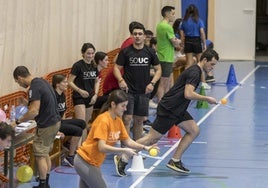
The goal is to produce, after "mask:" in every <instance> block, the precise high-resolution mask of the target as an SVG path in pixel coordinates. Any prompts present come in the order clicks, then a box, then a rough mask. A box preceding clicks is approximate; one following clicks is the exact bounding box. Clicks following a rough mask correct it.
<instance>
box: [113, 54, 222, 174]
mask: <svg viewBox="0 0 268 188" xmlns="http://www.w3.org/2000/svg"><path fill="white" fill-rule="evenodd" d="M218 59H219V56H218V53H217V52H216V51H214V50H211V49H209V50H206V51H205V52H204V53H203V54H202V56H201V58H200V61H199V62H198V63H197V64H196V65H193V66H191V67H189V68H188V69H186V70H185V71H183V72H182V74H181V75H180V76H179V77H178V79H177V80H176V82H175V83H174V86H173V87H172V88H171V89H170V90H169V91H168V92H167V93H166V94H165V95H164V97H163V98H162V99H161V100H160V102H159V104H158V107H157V117H156V119H155V121H154V122H153V125H152V128H151V129H150V131H149V133H148V134H147V135H145V136H144V137H142V138H141V139H139V140H137V142H138V143H140V144H144V145H147V146H149V145H152V144H155V143H156V142H157V141H158V140H159V139H160V138H161V137H162V136H163V135H165V134H166V133H167V131H168V130H169V129H170V128H171V127H172V126H173V125H178V126H179V127H180V128H181V129H183V130H184V131H185V135H184V136H183V137H182V138H181V141H180V143H179V145H178V147H177V149H176V151H175V153H174V155H173V157H172V159H171V160H170V161H169V162H168V164H167V167H168V168H171V169H173V170H175V171H177V172H181V173H190V170H188V169H187V168H185V167H184V166H183V164H182V162H181V157H182V154H183V153H184V152H185V150H186V149H187V148H188V147H189V146H190V145H191V143H192V142H193V140H194V139H195V138H196V137H197V136H198V135H199V127H198V126H197V124H196V122H195V121H194V120H193V118H192V116H191V115H190V114H189V113H188V111H187V108H188V106H189V104H190V102H191V100H203V101H207V102H208V103H210V104H216V103H217V101H216V99H215V98H213V97H209V96H203V95H200V94H198V93H196V92H195V90H196V88H197V87H198V85H199V83H200V82H201V76H202V71H205V72H209V71H211V70H213V68H214V66H215V65H216V63H217V61H218ZM127 158H128V157H127V156H123V155H122V160H118V161H119V163H120V164H119V163H118V164H119V165H117V167H118V168H119V167H120V169H118V171H120V172H122V171H124V167H125V165H126V163H125V162H126V161H125V160H126V159H127Z"/></svg>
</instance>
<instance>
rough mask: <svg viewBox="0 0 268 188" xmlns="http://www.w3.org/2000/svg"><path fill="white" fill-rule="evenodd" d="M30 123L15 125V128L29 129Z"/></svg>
mask: <svg viewBox="0 0 268 188" xmlns="http://www.w3.org/2000/svg"><path fill="white" fill-rule="evenodd" d="M31 124H32V123H31V122H22V123H20V124H18V125H17V127H25V128H27V127H29V126H30V125H31Z"/></svg>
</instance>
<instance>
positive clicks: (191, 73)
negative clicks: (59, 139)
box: [0, 6, 219, 188]
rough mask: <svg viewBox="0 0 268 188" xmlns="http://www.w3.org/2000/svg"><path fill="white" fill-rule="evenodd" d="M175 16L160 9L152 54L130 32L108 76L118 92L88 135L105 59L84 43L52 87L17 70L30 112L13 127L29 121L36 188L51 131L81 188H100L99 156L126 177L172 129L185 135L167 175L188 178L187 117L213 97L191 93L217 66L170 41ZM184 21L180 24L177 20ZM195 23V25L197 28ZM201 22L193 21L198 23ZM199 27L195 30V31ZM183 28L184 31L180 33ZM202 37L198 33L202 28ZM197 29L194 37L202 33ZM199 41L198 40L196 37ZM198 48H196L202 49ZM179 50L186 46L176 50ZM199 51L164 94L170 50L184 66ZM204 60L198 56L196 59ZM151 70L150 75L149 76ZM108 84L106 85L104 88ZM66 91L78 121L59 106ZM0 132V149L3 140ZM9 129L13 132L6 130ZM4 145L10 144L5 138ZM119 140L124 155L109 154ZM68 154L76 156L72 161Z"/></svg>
mask: <svg viewBox="0 0 268 188" xmlns="http://www.w3.org/2000/svg"><path fill="white" fill-rule="evenodd" d="M174 10H175V8H174V7H171V6H165V7H163V9H162V12H161V13H162V16H163V20H162V21H161V22H160V23H159V24H158V26H157V33H156V38H157V43H158V45H157V54H156V52H155V51H154V50H153V49H152V48H150V47H149V46H147V45H145V42H146V41H145V38H146V37H145V28H144V26H143V24H141V23H138V22H133V24H130V28H129V29H130V34H131V37H130V38H129V39H128V40H126V41H127V42H128V44H129V45H126V46H125V47H124V48H123V49H122V50H121V51H120V52H119V54H118V57H117V59H116V63H115V65H114V68H113V69H112V70H111V74H112V75H113V76H114V79H115V82H116V83H117V85H118V88H112V89H111V90H109V91H108V92H105V98H104V99H102V102H101V104H103V103H104V102H105V103H104V104H103V105H99V106H102V109H101V113H100V115H98V116H97V118H96V119H95V120H94V122H93V123H92V125H91V127H90V131H89V133H87V132H88V129H87V127H88V126H87V123H88V121H89V119H90V117H91V114H92V111H93V107H94V104H95V103H96V102H97V104H98V96H97V93H98V90H99V85H100V79H101V78H100V77H99V72H100V71H101V70H102V69H103V68H107V64H108V57H107V54H106V53H104V52H96V53H95V47H94V46H93V45H92V44H91V43H85V44H84V45H83V46H82V49H81V53H82V57H83V58H82V59H81V60H79V61H77V62H76V63H74V65H73V66H72V69H71V73H70V75H69V77H68V79H67V77H66V75H54V76H53V79H52V86H53V87H52V86H51V85H50V84H49V83H48V82H47V81H45V80H44V79H42V78H34V77H33V76H32V75H31V74H30V72H29V70H28V69H27V68H26V67H25V66H18V67H17V68H16V69H15V70H14V72H13V77H14V79H15V81H16V82H17V83H18V84H19V85H20V86H22V87H24V88H28V87H29V90H28V94H29V97H28V98H29V106H28V108H29V110H28V112H27V113H26V114H25V115H23V116H22V117H20V118H19V119H18V120H17V121H16V122H15V124H19V123H21V122H24V121H27V120H30V119H35V121H36V122H37V132H36V135H35V138H34V142H33V149H34V150H33V151H34V155H35V158H36V161H37V168H38V172H39V185H38V186H35V188H48V187H50V186H49V172H50V169H51V161H50V159H49V151H50V149H51V147H52V146H53V141H54V138H55V135H56V134H57V133H58V131H60V132H62V133H64V134H65V135H71V136H73V137H72V140H71V146H70V151H69V155H68V156H66V158H65V161H66V162H67V163H70V164H71V165H72V166H74V167H75V169H76V171H77V173H78V175H79V176H80V183H79V186H80V188H84V187H94V188H95V187H106V184H105V181H104V179H103V177H102V174H101V172H100V166H101V164H102V163H103V161H104V160H105V156H106V153H115V154H117V155H115V157H114V162H115V166H116V170H117V173H118V175H120V176H125V175H126V174H125V171H124V170H125V167H126V165H127V161H128V159H129V158H131V156H133V155H136V154H137V152H138V151H140V150H147V151H149V150H150V149H151V148H152V147H154V148H157V149H159V148H158V147H157V146H156V145H155V144H156V143H157V141H158V140H159V139H160V138H161V137H162V136H163V135H164V134H165V133H166V132H167V131H168V130H169V129H170V128H171V127H172V126H173V125H174V124H175V125H178V126H180V128H182V129H183V130H184V131H185V135H184V136H183V137H182V139H181V141H180V143H179V145H178V147H177V149H176V151H175V154H174V155H173V157H172V159H171V160H170V161H169V162H168V164H167V167H169V168H171V169H173V170H175V171H178V172H183V173H189V172H190V170H188V169H187V168H185V167H184V165H183V164H182V162H181V157H182V154H183V153H184V151H185V150H186V149H187V148H188V147H189V145H190V144H191V143H192V141H193V140H194V139H195V138H196V137H197V136H198V134H199V127H198V126H197V124H196V122H195V121H194V120H193V118H192V116H191V115H190V114H189V113H188V112H187V107H188V105H189V103H190V101H191V100H205V101H207V102H209V103H210V104H216V103H217V101H216V99H215V98H213V97H209V96H203V95H200V94H198V93H197V92H195V90H196V89H197V87H198V85H199V83H200V82H201V81H202V79H203V76H202V75H203V74H204V73H203V72H205V73H209V72H211V71H212V70H213V68H214V66H215V65H216V63H217V61H218V59H219V56H218V53H217V52H216V51H214V50H213V49H208V50H206V51H203V50H205V49H206V46H205V44H204V41H203V37H201V38H200V36H199V38H198V37H197V36H193V37H191V36H187V33H185V34H181V40H182V42H180V41H179V39H178V38H176V36H175V34H174V31H173V28H172V27H171V26H170V24H169V23H170V22H172V21H174V19H175V11H174ZM184 19H185V18H184ZM198 20H199V18H197V21H198ZM187 21H188V22H195V19H194V18H192V17H191V16H190V17H188V18H187ZM199 21H200V20H199ZM201 25H202V24H201ZM180 27H181V28H183V27H184V26H183V23H182V24H181V26H180ZM202 29H203V28H202ZM202 29H199V31H200V32H199V35H200V33H202V32H201V31H202ZM201 35H202V34H201ZM200 41H202V43H203V47H204V48H202V45H201V43H200V44H199V42H200ZM182 44H185V45H182ZM195 45H198V46H199V47H200V45H201V48H199V50H197V51H194V53H199V52H200V50H201V52H200V56H197V63H196V64H194V65H192V66H189V67H188V68H187V69H186V70H185V71H184V72H182V74H181V75H180V76H179V77H178V79H177V80H176V82H175V83H174V85H173V86H172V87H171V86H169V88H167V85H166V83H167V82H168V81H169V77H170V75H171V72H172V66H173V62H174V53H175V52H174V47H175V48H177V47H182V48H184V52H185V54H186V58H187V57H188V56H189V55H187V53H192V52H189V51H188V50H189V49H195ZM202 52H203V53H202ZM151 67H153V69H154V70H155V73H154V75H153V76H151V75H150V70H151ZM107 81H110V80H107ZM158 81H159V87H160V88H159V89H158V90H162V91H163V92H162V93H161V94H158V97H159V96H160V97H159V98H158V100H159V102H158V107H157V116H156V119H155V120H154V122H153V124H152V128H151V129H150V131H149V133H148V134H147V135H145V136H143V135H142V125H143V121H144V120H145V118H146V117H147V116H148V106H149V99H150V94H151V92H152V91H153V90H154V86H155V84H156V83H157V82H158ZM67 85H69V86H70V87H71V88H72V89H73V96H72V99H73V103H74V111H75V117H76V118H77V119H70V120H69V119H65V117H64V112H65V110H66V102H65V96H64V91H65V90H66V89H67ZM132 121H133V138H134V140H136V141H134V140H132V139H131V138H130V136H129V133H130V131H129V130H130V125H131V122H132ZM2 126H5V125H2V123H1V126H0V144H1V143H2V140H3V139H6V137H2V135H1V134H2V133H1V131H2V129H1V127H2ZM13 126H15V125H13ZM81 136H82V138H83V139H82V145H81V146H80V147H79V148H78V150H77V151H76V148H77V145H78V141H79V139H80V137H81ZM7 138H8V141H6V142H9V141H10V137H9V135H8V134H7ZM118 140H120V141H121V143H122V145H123V146H124V147H115V146H114V145H115V143H116V142H117V141H118ZM75 151H76V152H77V153H76V155H75Z"/></svg>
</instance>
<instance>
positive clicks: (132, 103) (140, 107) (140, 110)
mask: <svg viewBox="0 0 268 188" xmlns="http://www.w3.org/2000/svg"><path fill="white" fill-rule="evenodd" d="M149 97H150V94H131V93H128V105H127V111H126V112H125V114H126V115H136V116H148V108H149Z"/></svg>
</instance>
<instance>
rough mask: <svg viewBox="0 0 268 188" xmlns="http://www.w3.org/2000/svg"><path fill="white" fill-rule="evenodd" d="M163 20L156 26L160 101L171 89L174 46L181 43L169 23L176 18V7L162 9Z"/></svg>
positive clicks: (158, 94) (158, 95)
mask: <svg viewBox="0 0 268 188" xmlns="http://www.w3.org/2000/svg"><path fill="white" fill-rule="evenodd" d="M161 14H162V16H163V20H162V21H161V22H160V23H159V24H158V25H157V27H156V38H157V55H158V58H159V61H160V64H161V68H162V75H161V78H160V83H159V86H158V91H157V98H158V101H160V100H161V98H162V97H163V96H164V94H165V93H166V92H167V91H168V90H169V89H170V86H171V79H172V78H171V73H172V65H173V62H174V47H177V46H179V45H180V42H179V40H178V39H177V38H176V37H175V34H174V31H173V28H172V26H171V25H170V24H169V23H170V22H173V21H174V20H175V7H172V6H165V7H163V8H162V10H161Z"/></svg>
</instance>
